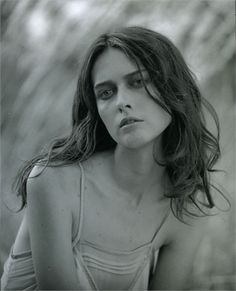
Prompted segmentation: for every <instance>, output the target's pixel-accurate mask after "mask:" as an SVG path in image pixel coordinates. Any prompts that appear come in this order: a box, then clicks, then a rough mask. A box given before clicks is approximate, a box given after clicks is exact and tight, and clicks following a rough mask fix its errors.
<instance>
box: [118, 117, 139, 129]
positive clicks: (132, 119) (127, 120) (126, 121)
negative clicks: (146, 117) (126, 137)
mask: <svg viewBox="0 0 236 291" xmlns="http://www.w3.org/2000/svg"><path fill="white" fill-rule="evenodd" d="M142 121H143V120H142V119H138V118H135V117H126V118H124V119H122V120H121V122H120V128H121V127H123V126H125V125H128V124H132V123H135V122H142Z"/></svg>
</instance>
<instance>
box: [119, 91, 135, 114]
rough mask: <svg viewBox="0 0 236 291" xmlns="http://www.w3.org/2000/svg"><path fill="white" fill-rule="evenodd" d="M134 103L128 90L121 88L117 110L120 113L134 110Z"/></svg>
mask: <svg viewBox="0 0 236 291" xmlns="http://www.w3.org/2000/svg"><path fill="white" fill-rule="evenodd" d="M131 103H132V101H131V98H130V93H129V92H128V90H127V89H125V88H123V87H120V88H119V90H118V92H117V103H116V105H117V109H118V111H119V112H120V113H123V112H125V111H127V110H130V109H132V104H131Z"/></svg>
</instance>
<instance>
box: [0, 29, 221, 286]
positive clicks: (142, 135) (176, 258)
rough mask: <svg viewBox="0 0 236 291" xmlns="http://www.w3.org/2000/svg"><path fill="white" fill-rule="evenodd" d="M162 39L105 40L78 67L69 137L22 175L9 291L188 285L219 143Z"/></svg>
mask: <svg viewBox="0 0 236 291" xmlns="http://www.w3.org/2000/svg"><path fill="white" fill-rule="evenodd" d="M203 106H205V107H206V108H207V109H208V111H209V113H210V114H211V115H212V116H213V118H214V119H215V122H216V125H217V129H218V119H217V116H216V113H215V111H214V109H213V108H212V107H211V105H210V104H209V103H208V102H207V101H206V100H205V99H204V98H203V97H202V96H201V94H200V92H199V89H198V87H197V86H196V84H195V81H194V79H193V77H192V75H191V73H190V71H189V69H188V67H187V65H186V64H185V62H184V60H183V58H182V56H181V54H180V53H179V51H178V50H177V48H176V47H175V46H174V45H173V44H172V43H171V42H170V41H169V40H168V39H167V38H166V37H165V36H163V35H161V34H159V33H156V32H154V31H151V30H148V29H145V28H141V27H130V28H122V29H120V30H117V31H115V32H113V33H107V34H104V35H101V36H100V37H98V39H97V40H96V41H95V42H94V43H93V44H92V45H91V47H90V49H89V51H88V53H87V56H86V58H85V60H84V64H83V66H82V68H81V72H80V76H79V80H78V87H77V92H76V94H75V99H74V104H73V112H72V130H71V133H70V135H68V136H67V137H65V138H63V139H59V140H55V142H54V143H53V145H52V147H51V148H50V150H49V151H48V153H45V154H42V155H39V156H37V157H36V158H34V159H33V160H31V161H30V162H29V163H28V164H27V165H26V166H25V167H24V168H23V170H22V171H21V173H20V174H19V176H18V180H17V185H16V186H17V190H18V193H19V195H21V197H22V208H23V207H25V206H26V205H27V207H26V212H25V215H24V218H23V221H22V224H21V227H20V229H19V232H18V234H17V237H16V240H15V243H14V246H13V247H12V248H11V254H10V256H9V258H8V260H7V262H6V263H5V268H4V274H3V277H2V288H3V289H5V290H10V289H21V290H23V289H49V290H53V289H57V290H59V289H61V290H62V289H63V290H86V289H93V290H94V289H95V290H114V289H115V290H137V289H138V290H145V289H146V290H147V289H167V290H170V289H175V290H177V289H184V288H187V279H188V276H189V273H190V270H191V266H192V262H193V258H194V254H195V251H196V250H197V247H198V245H199V242H200V240H201V238H202V237H203V236H204V231H205V226H206V222H207V216H208V215H207V214H210V212H209V211H208V213H207V209H210V208H213V206H214V202H213V199H212V196H211V193H210V183H209V175H208V173H209V172H210V171H213V166H214V164H215V163H216V161H217V160H218V158H219V156H220V149H219V136H217V137H214V136H213V135H212V134H211V133H210V132H209V131H208V130H207V128H206V127H205V122H204V115H203Z"/></svg>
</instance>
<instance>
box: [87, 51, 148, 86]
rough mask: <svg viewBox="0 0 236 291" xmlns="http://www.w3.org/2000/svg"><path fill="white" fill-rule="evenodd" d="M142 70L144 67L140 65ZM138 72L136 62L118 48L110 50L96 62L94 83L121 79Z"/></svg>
mask: <svg viewBox="0 0 236 291" xmlns="http://www.w3.org/2000/svg"><path fill="white" fill-rule="evenodd" d="M140 69H143V66H142V65H141V64H140ZM137 70H138V67H137V65H136V64H135V62H134V61H132V60H131V59H130V58H128V57H127V56H126V55H125V54H124V52H122V51H121V50H120V49H116V48H108V49H107V50H105V51H104V52H103V53H102V54H101V55H100V56H99V57H98V58H97V60H96V61H95V64H94V66H93V69H92V79H93V83H94V84H96V83H100V82H104V81H107V80H113V79H119V78H122V77H123V76H125V75H127V74H129V73H133V72H135V71H137Z"/></svg>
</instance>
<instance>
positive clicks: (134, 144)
mask: <svg viewBox="0 0 236 291" xmlns="http://www.w3.org/2000/svg"><path fill="white" fill-rule="evenodd" d="M118 144H119V145H120V146H122V147H125V148H128V149H140V148H143V147H145V146H148V145H150V144H153V142H150V141H147V140H145V139H144V138H143V137H131V136H130V137H127V138H125V139H122V140H121V141H119V142H118Z"/></svg>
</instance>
